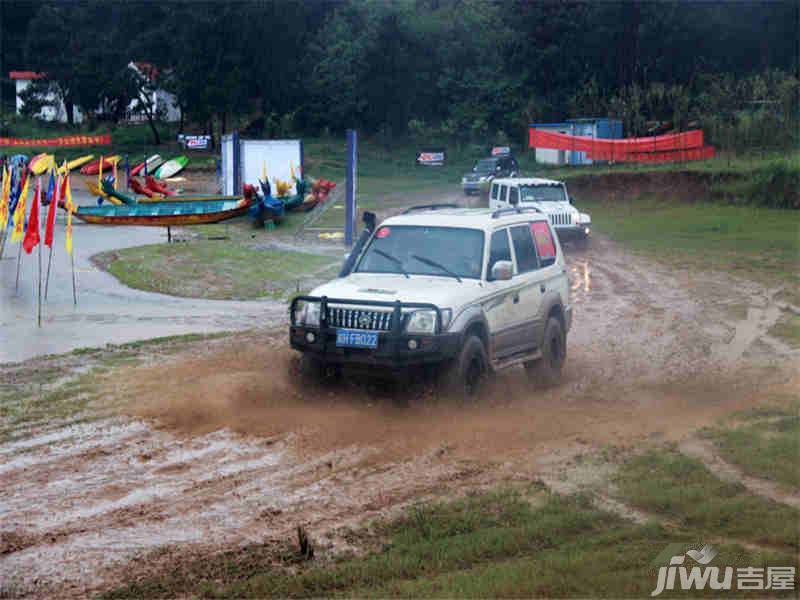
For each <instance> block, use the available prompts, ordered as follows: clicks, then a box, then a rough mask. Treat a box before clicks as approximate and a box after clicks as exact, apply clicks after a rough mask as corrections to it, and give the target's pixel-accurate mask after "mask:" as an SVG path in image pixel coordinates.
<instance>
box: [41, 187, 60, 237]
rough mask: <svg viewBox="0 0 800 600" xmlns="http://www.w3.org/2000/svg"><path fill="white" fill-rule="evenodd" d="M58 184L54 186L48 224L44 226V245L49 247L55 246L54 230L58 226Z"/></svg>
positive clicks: (48, 211) (48, 212)
mask: <svg viewBox="0 0 800 600" xmlns="http://www.w3.org/2000/svg"><path fill="white" fill-rule="evenodd" d="M57 195H58V185H57V184H56V185H55V186H54V187H53V197H52V198H51V199H50V206H49V207H48V209H47V226H46V227H45V228H44V245H45V246H47V247H48V248H52V247H53V230H54V229H55V227H56V207H57V206H58V199H57V198H56V196H57Z"/></svg>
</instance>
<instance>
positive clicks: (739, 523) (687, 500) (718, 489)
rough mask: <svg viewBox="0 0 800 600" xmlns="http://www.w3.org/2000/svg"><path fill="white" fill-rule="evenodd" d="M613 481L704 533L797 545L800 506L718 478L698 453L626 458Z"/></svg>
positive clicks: (636, 501)
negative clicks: (696, 455) (780, 501)
mask: <svg viewBox="0 0 800 600" xmlns="http://www.w3.org/2000/svg"><path fill="white" fill-rule="evenodd" d="M615 481H616V483H617V485H618V486H619V494H620V495H621V496H622V498H623V499H624V501H625V502H627V503H628V504H631V505H633V506H637V507H640V508H643V509H645V510H647V511H650V512H654V513H657V514H660V515H664V516H665V517H667V518H669V519H671V520H673V521H676V522H678V523H680V524H681V526H683V527H686V528H688V529H692V530H696V531H698V532H701V533H703V534H706V535H714V536H725V537H731V538H734V539H741V540H749V541H753V542H756V543H762V544H770V545H773V546H783V547H790V548H794V549H797V548H798V539H800V538H798V535H799V534H800V511H797V510H796V509H793V508H790V507H788V506H784V505H781V504H776V503H774V502H771V501H769V500H766V499H763V498H760V497H757V496H754V495H752V494H750V493H748V492H747V491H746V490H745V488H744V486H742V485H741V484H735V483H726V482H723V481H721V480H719V479H717V478H716V477H715V476H714V475H713V474H712V473H711V472H709V471H708V470H707V469H706V468H705V466H704V465H703V464H702V463H701V462H700V461H698V460H696V459H694V458H689V457H687V456H684V455H682V454H679V453H678V452H670V451H660V450H652V451H650V452H647V453H646V454H643V455H640V456H637V457H635V458H633V459H631V460H629V461H628V462H627V463H625V464H624V465H623V466H622V467H621V469H620V471H619V473H618V474H617V476H616V477H615Z"/></svg>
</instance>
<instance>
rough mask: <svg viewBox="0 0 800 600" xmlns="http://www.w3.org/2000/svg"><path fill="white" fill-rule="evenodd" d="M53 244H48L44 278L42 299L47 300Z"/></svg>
mask: <svg viewBox="0 0 800 600" xmlns="http://www.w3.org/2000/svg"><path fill="white" fill-rule="evenodd" d="M53 246H55V244H50V254H49V256H48V257H47V276H46V277H45V279H44V301H45V302H47V289H48V288H49V287H50V265H51V264H53Z"/></svg>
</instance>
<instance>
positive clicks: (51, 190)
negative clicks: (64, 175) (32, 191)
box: [42, 169, 56, 204]
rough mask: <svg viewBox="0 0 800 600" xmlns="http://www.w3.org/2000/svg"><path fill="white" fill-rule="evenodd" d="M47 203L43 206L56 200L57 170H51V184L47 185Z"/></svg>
mask: <svg viewBox="0 0 800 600" xmlns="http://www.w3.org/2000/svg"><path fill="white" fill-rule="evenodd" d="M47 198H48V200H47V202H43V203H42V204H50V203H51V202H52V201H53V200H55V199H56V171H55V169H51V170H50V182H49V183H48V184H47Z"/></svg>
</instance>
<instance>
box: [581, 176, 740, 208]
mask: <svg viewBox="0 0 800 600" xmlns="http://www.w3.org/2000/svg"><path fill="white" fill-rule="evenodd" d="M740 179H741V176H739V175H737V174H735V173H701V172H697V171H664V172H660V171H653V172H644V173H608V174H603V175H585V176H578V177H574V178H571V179H569V180H568V181H567V186H568V187H569V190H570V193H571V194H574V195H575V196H576V197H577V198H590V199H598V200H599V199H602V200H606V201H609V202H613V201H629V200H635V199H637V198H639V197H642V196H649V197H654V198H661V199H668V200H681V201H684V202H697V201H702V200H708V199H709V198H712V197H715V196H718V195H719V186H721V185H723V184H725V183H729V182H734V181H739V180H740Z"/></svg>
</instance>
